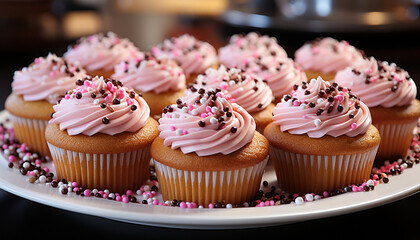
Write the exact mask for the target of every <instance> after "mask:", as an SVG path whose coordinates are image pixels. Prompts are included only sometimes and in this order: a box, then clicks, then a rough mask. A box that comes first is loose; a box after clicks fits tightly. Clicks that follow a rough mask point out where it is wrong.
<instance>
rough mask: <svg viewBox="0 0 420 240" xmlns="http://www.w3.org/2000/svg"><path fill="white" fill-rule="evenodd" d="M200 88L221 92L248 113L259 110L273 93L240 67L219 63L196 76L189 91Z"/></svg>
mask: <svg viewBox="0 0 420 240" xmlns="http://www.w3.org/2000/svg"><path fill="white" fill-rule="evenodd" d="M201 88H202V89H206V90H218V91H221V92H223V93H224V95H225V96H226V99H228V100H229V101H230V102H235V103H237V104H239V105H240V106H242V107H243V108H245V110H246V111H248V112H249V113H252V112H259V111H261V110H263V109H265V108H266V107H267V106H268V105H270V103H271V102H272V101H273V93H272V92H271V89H270V87H269V86H268V85H267V83H266V82H265V81H263V80H261V79H260V78H259V77H257V76H251V75H249V74H246V73H245V72H244V71H243V70H241V69H238V68H227V67H225V66H224V65H220V67H219V69H217V70H216V69H213V68H209V69H207V70H206V72H205V73H204V74H201V75H199V76H198V77H197V78H196V80H195V83H194V84H193V85H192V87H190V88H189V91H190V92H191V90H194V91H196V90H197V89H201ZM201 91H202V90H201Z"/></svg>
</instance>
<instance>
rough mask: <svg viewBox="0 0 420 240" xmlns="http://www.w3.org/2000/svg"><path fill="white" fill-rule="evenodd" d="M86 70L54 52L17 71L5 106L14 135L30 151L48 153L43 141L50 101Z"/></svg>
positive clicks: (58, 96)
mask: <svg viewBox="0 0 420 240" xmlns="http://www.w3.org/2000/svg"><path fill="white" fill-rule="evenodd" d="M85 76H86V72H85V71H84V70H83V69H82V68H80V67H78V66H76V65H73V64H71V63H68V62H67V61H66V60H64V59H63V58H60V57H57V56H56V55H55V54H51V53H50V54H48V56H46V57H38V58H36V59H35V61H34V62H33V63H31V64H30V65H29V66H28V67H24V68H22V70H19V71H16V72H15V73H14V76H13V82H12V93H11V94H10V95H9V96H8V98H7V100H6V105H5V107H6V110H7V111H8V112H9V113H10V119H11V122H12V124H13V129H14V132H15V134H16V138H17V139H18V140H19V141H20V142H21V143H25V144H26V145H27V146H28V147H29V148H30V149H31V150H32V151H35V152H38V153H40V154H41V155H43V156H46V155H50V151H49V150H48V146H47V142H46V141H45V128H46V126H47V124H48V120H49V119H50V118H51V113H52V112H53V111H54V110H53V105H54V104H56V103H57V101H58V100H59V99H61V98H62V97H63V96H64V95H65V94H66V91H67V90H68V89H70V88H71V87H72V86H73V85H74V83H75V81H76V80H77V79H79V78H83V77H85Z"/></svg>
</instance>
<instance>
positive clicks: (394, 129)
mask: <svg viewBox="0 0 420 240" xmlns="http://www.w3.org/2000/svg"><path fill="white" fill-rule="evenodd" d="M373 125H375V127H376V128H377V129H378V131H379V134H380V135H381V143H380V144H379V149H378V153H377V158H379V159H387V160H394V159H397V158H400V157H403V156H405V154H406V153H407V150H408V148H409V147H410V144H411V139H412V137H413V129H414V127H416V125H417V120H416V121H413V122H408V123H401V124H395V123H389V124H377V123H374V124H373Z"/></svg>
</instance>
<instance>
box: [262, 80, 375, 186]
mask: <svg viewBox="0 0 420 240" xmlns="http://www.w3.org/2000/svg"><path fill="white" fill-rule="evenodd" d="M371 122H372V119H371V116H370V113H369V108H368V107H367V106H366V105H365V104H364V103H363V102H361V101H359V100H358V98H357V97H356V96H355V95H353V94H352V93H351V92H350V90H349V89H347V88H343V87H341V86H339V85H337V84H336V83H333V84H331V83H329V82H327V81H324V80H322V78H320V77H319V78H318V79H312V80H311V82H310V83H303V84H301V85H299V86H298V87H297V88H296V90H295V91H293V92H292V93H291V94H290V95H285V96H284V97H283V99H282V101H281V102H280V103H278V104H277V105H276V107H275V108H274V110H273V122H272V123H270V124H269V125H268V126H267V127H266V128H265V130H264V136H266V137H267V139H268V140H269V142H270V158H271V160H272V161H273V165H274V168H275V171H276V175H277V180H278V183H279V185H280V187H281V188H282V189H283V190H285V191H287V192H289V193H298V194H305V193H316V194H321V193H323V192H324V191H326V192H332V191H336V190H337V189H339V188H344V187H346V186H349V185H352V184H361V183H362V182H363V181H365V180H368V179H369V177H370V173H371V169H372V165H373V162H374V159H375V154H376V152H377V150H378V146H379V142H380V135H379V132H378V130H377V129H376V128H375V127H374V126H373V125H372V124H371Z"/></svg>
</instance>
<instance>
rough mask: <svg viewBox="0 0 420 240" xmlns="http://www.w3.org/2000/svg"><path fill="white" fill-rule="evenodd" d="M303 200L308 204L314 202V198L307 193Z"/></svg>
mask: <svg viewBox="0 0 420 240" xmlns="http://www.w3.org/2000/svg"><path fill="white" fill-rule="evenodd" d="M305 199H306V201H308V202H312V201H313V200H314V196H313V195H312V194H310V193H308V194H306V195H305Z"/></svg>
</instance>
